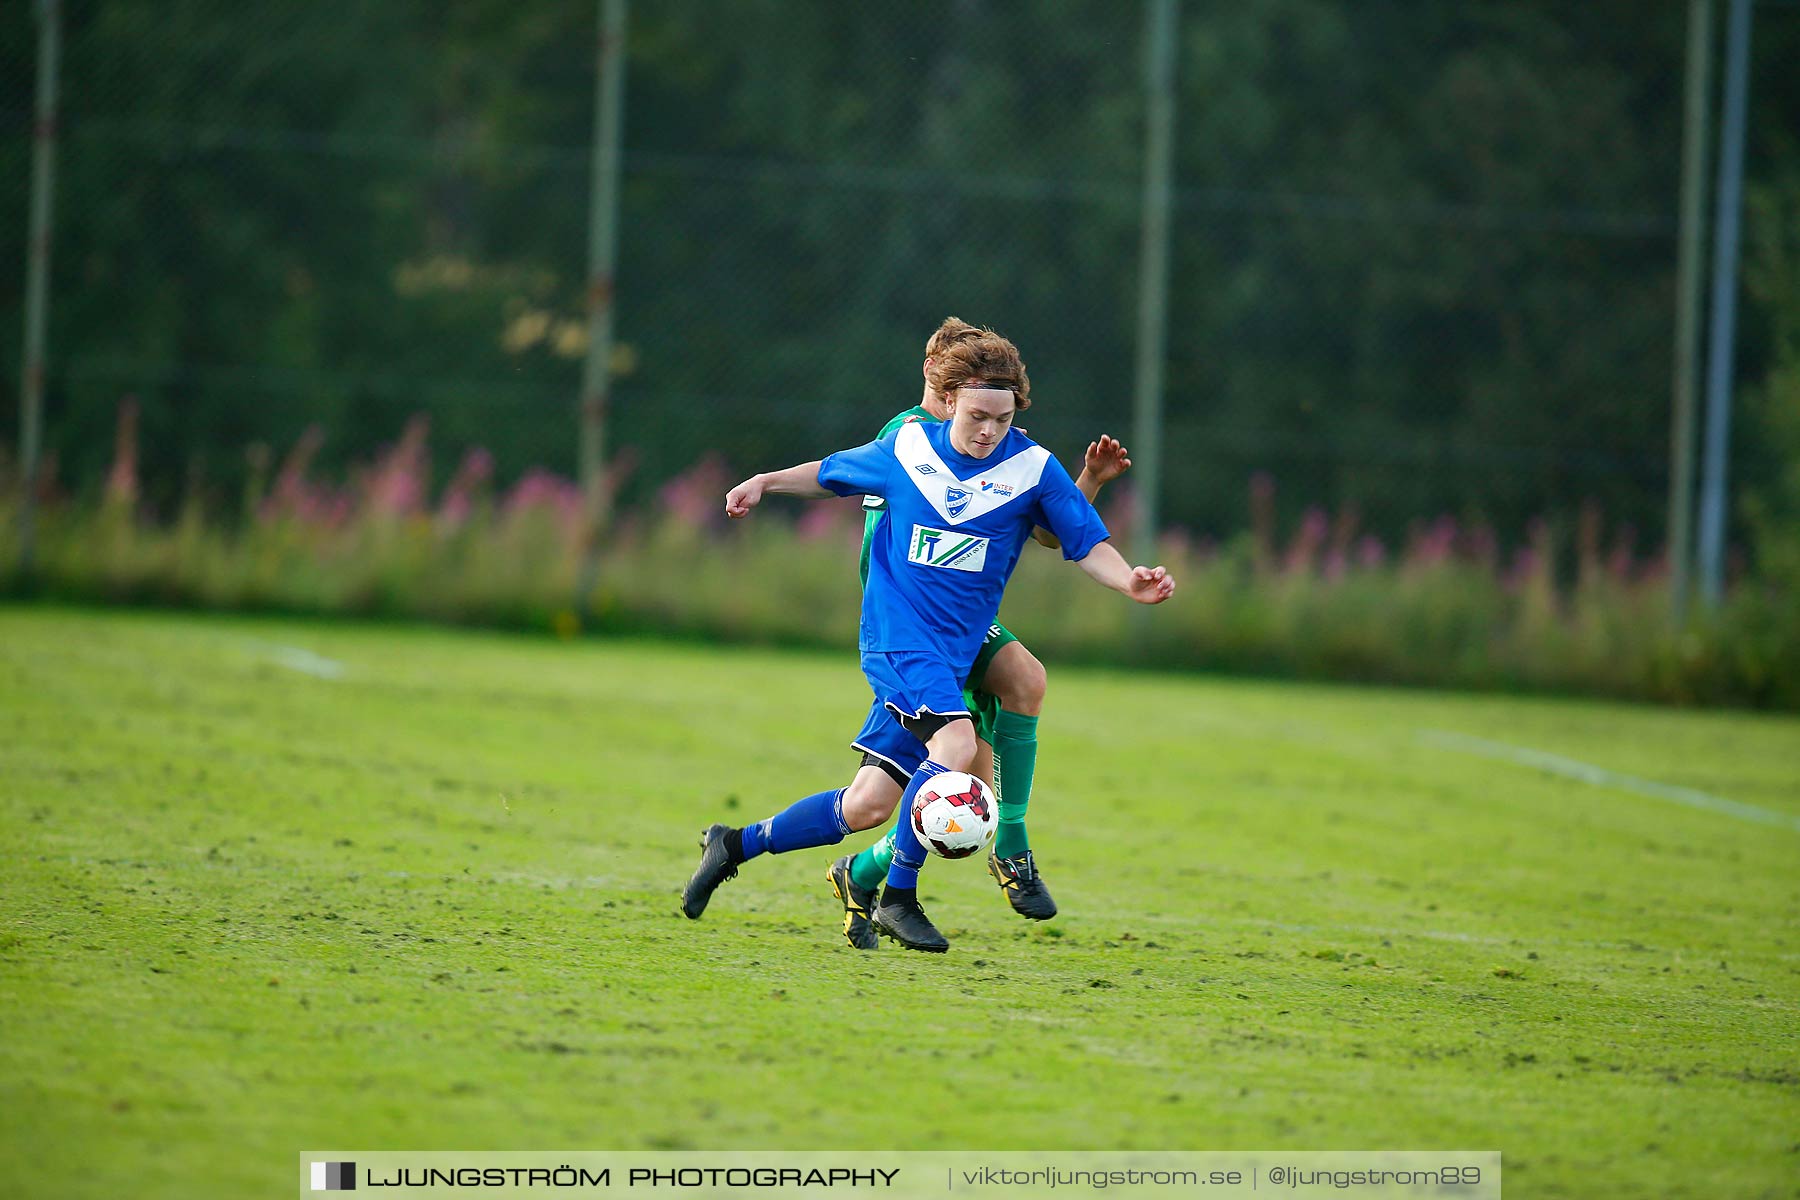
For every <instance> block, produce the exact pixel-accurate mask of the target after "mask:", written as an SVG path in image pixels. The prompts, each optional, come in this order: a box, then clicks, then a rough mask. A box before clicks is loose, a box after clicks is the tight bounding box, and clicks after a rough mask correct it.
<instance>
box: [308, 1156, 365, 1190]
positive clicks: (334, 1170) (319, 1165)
mask: <svg viewBox="0 0 1800 1200" xmlns="http://www.w3.org/2000/svg"><path fill="white" fill-rule="evenodd" d="M312 1190H313V1191H315V1192H354V1191H355V1190H356V1164H355V1163H353V1162H316V1163H314V1164H313V1165H312Z"/></svg>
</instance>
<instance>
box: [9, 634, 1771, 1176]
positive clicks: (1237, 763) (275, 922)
mask: <svg viewBox="0 0 1800 1200" xmlns="http://www.w3.org/2000/svg"><path fill="white" fill-rule="evenodd" d="M1026 635H1027V638H1029V630H1027V631H1026ZM1050 669H1051V689H1050V699H1049V703H1048V706H1047V708H1046V715H1045V718H1044V721H1043V726H1042V734H1041V736H1042V739H1043V741H1042V752H1041V756H1040V761H1039V767H1038V776H1037V778H1038V792H1037V795H1036V796H1035V797H1034V798H1033V801H1032V809H1031V812H1032V828H1033V833H1034V845H1035V848H1036V849H1037V850H1038V853H1039V857H1040V861H1041V863H1042V865H1043V867H1044V871H1045V877H1046V879H1047V880H1048V881H1049V882H1050V884H1051V885H1052V888H1053V890H1054V892H1055V894H1056V897H1057V900H1058V901H1059V902H1060V904H1061V905H1062V908H1063V914H1062V915H1061V916H1060V917H1058V918H1057V919H1056V920H1055V921H1054V922H1051V923H1048V924H1045V925H1038V926H1028V925H1027V924H1026V923H1025V922H1023V921H1021V920H1019V919H1018V918H1016V917H1015V916H1013V915H1012V913H1011V912H1010V911H1009V910H1007V908H1006V907H1005V905H1004V903H1003V901H1002V900H1001V898H1000V895H999V893H998V891H997V889H995V887H994V886H993V884H992V883H991V882H990V881H989V880H988V878H987V876H986V874H985V872H984V871H983V870H982V868H981V865H980V863H979V861H965V862H957V863H945V862H942V861H937V862H933V863H932V864H931V865H930V866H929V867H928V868H927V871H926V875H925V879H924V881H923V887H922V894H923V897H924V899H925V900H926V902H927V905H928V907H929V909H930V911H931V913H932V915H933V917H934V918H935V919H936V920H937V921H938V923H939V925H940V926H941V927H942V928H943V929H944V930H945V932H946V934H947V935H948V936H949V937H950V938H951V940H952V943H953V945H952V949H951V952H950V953H949V954H948V955H946V956H943V957H941V958H940V957H936V956H924V955H917V954H910V953H907V952H905V951H902V950H899V949H897V948H895V947H893V946H891V945H888V946H885V947H884V948H883V949H882V950H881V951H880V952H878V953H875V954H858V953H855V952H853V951H851V950H849V949H848V948H847V947H845V946H844V945H843V944H842V941H841V939H840V937H839V936H838V933H837V926H838V916H839V913H838V909H837V908H836V905H835V902H834V901H833V900H832V898H831V896H830V892H829V889H828V888H827V887H826V885H825V882H824V874H825V867H826V864H827V863H828V861H829V860H830V858H831V857H832V855H833V854H834V853H836V852H835V851H826V850H819V851H813V852H803V853H798V854H793V855H787V856H782V857H770V858H764V859H761V860H758V861H756V862H754V863H752V864H750V865H749V866H748V867H747V868H746V869H745V870H744V871H743V872H742V874H740V875H739V877H738V878H737V879H736V880H735V881H733V882H731V883H728V884H727V885H725V887H724V888H722V889H721V890H720V892H719V893H718V894H717V895H716V896H715V898H714V900H713V904H712V907H711V909H710V910H709V911H708V913H707V914H706V917H705V918H704V919H703V920H701V921H699V922H689V921H687V920H684V919H683V918H682V917H681V916H680V914H679V912H678V909H677V903H678V898H677V893H678V890H679V887H680V885H681V883H682V882H683V881H684V880H685V878H686V876H687V874H688V873H689V871H690V870H691V869H692V867H693V865H694V862H695V860H696V850H695V844H694V842H695V836H696V834H697V832H698V831H699V829H700V828H701V827H702V826H703V825H705V824H706V823H708V822H709V821H711V820H714V819H720V818H725V819H735V820H736V821H737V822H740V823H741V822H743V821H747V820H751V819H755V818H760V817H762V816H764V815H766V814H768V813H769V812H771V811H773V810H775V809H776V808H778V807H780V806H782V805H784V804H786V803H787V802H788V801H789V800H791V799H792V798H794V797H796V796H798V795H800V794H803V793H806V792H809V791H813V790H817V789H819V788H822V787H828V786H832V785H834V784H835V783H838V782H841V781H843V780H846V779H847V778H848V776H849V774H850V772H851V770H852V768H853V767H854V765H855V759H854V757H853V756H852V755H851V754H850V753H849V752H848V751H847V750H846V748H845V742H846V741H847V740H848V738H849V736H850V735H851V734H852V733H853V732H854V731H855V729H856V726H857V725H858V723H859V721H860V719H861V717H862V714H863V711H864V707H865V705H866V703H867V693H866V691H865V690H864V686H863V684H862V680H861V677H860V675H859V674H858V672H857V669H856V662H855V657H854V655H853V653H852V652H851V651H850V650H849V649H846V650H845V651H844V652H843V653H841V654H835V655H817V654H814V655H797V654H788V653H779V652H773V651H761V650H752V649H734V648H708V647H697V646H669V645H660V644H649V643H641V644H603V643H573V644H561V643H556V642H553V641H549V640H533V639H527V638H517V637H507V636H494V635H487V634H478V633H467V632H445V631H439V630H429V629H421V628H412V627H389V626H367V625H353V624H318V623H307V622H299V621H275V620H240V619H224V618H216V617H214V618H203V617H190V616H172V615H159V614H124V615H122V614H112V613H103V612H82V611H64V610H56V609H38V608H11V609H0V830H3V838H4V843H3V845H4V856H5V857H4V864H5V865H4V871H3V876H0V877H3V881H4V882H3V884H0V898H3V904H0V909H3V913H4V919H3V923H0V1112H3V1113H4V1117H3V1118H0V1128H3V1130H4V1133H3V1134H0V1153H3V1154H4V1157H5V1161H6V1162H7V1163H8V1167H7V1173H8V1183H7V1185H6V1189H5V1190H6V1193H7V1194H9V1195H18V1196H33V1197H37V1196H42V1197H64V1196H95V1197H99V1196H121V1195H132V1196H169V1197H183V1198H192V1197H196V1196H214V1195H217V1196H232V1195H251V1194H262V1195H270V1194H286V1193H287V1192H288V1191H289V1189H290V1188H291V1187H292V1179H293V1174H294V1163H295V1154H296V1153H297V1152H298V1151H300V1150H302V1149H307V1148H322V1147H340V1148H364V1149H370V1150H379V1149H433V1148H435V1149H495V1150H504V1149H517V1150H524V1149H532V1150H545V1149H556V1148H568V1149H646V1148H693V1149H725V1148H769V1149H774V1148H787V1149H818V1148H831V1147H861V1148H881V1149H924V1148H934V1149H955V1148H979V1149H1007V1148H1026V1147H1043V1148H1048V1147H1067V1148H1094V1149H1127V1148H1137V1149H1207V1150H1230V1149H1272V1148H1290V1149H1297V1150H1322V1149H1378V1148H1395V1149H1433V1148H1436V1149H1498V1150H1501V1151H1502V1152H1504V1154H1505V1182H1506V1190H1507V1194H1508V1195H1513V1196H1531V1195H1563V1196H1596V1195H1611V1196H1628V1195H1659V1196H1696V1197H1698V1196H1709V1197H1710V1196H1756V1195H1781V1196H1791V1195H1794V1194H1795V1181H1796V1180H1797V1179H1800V921H1797V917H1800V720H1796V719H1794V718H1792V717H1770V716H1756V715H1747V714H1740V713H1694V712H1676V711H1665V710H1655V709H1646V708H1636V707H1628V706H1619V705H1605V704H1596V703H1585V702H1566V701H1550V700H1541V699H1520V698H1512V697H1479V696H1464V695H1443V694H1432V693H1422V692H1418V693H1415V692H1402V691H1393V690H1374V689H1355V688H1342V687H1307V686H1297V685H1287V684H1269V683H1259V682H1246V681H1238V680H1220V679H1212V678H1200V677H1173V676H1134V675H1124V674H1110V673H1104V672H1096V671H1077V670H1073V669H1066V670H1065V669H1059V668H1058V667H1057V665H1056V664H1055V663H1051V664H1050ZM1458 737H1463V738H1478V739H1481V742H1480V743H1479V746H1481V747H1488V748H1489V749H1490V750H1492V751H1493V754H1497V755H1500V757H1493V756H1491V755H1489V754H1484V753H1477V752H1475V749H1474V748H1475V747H1477V745H1478V744H1477V743H1473V742H1462V741H1458V740H1457V738H1458ZM1513 749H1516V750H1517V751H1518V752H1520V753H1523V754H1530V753H1536V754H1544V755H1556V756H1560V759H1559V761H1560V760H1561V759H1566V760H1570V761H1571V762H1573V763H1580V764H1589V765H1591V766H1592V767H1595V768H1600V769H1602V770H1604V771H1607V772H1613V773H1614V774H1611V775H1602V776H1595V777H1593V778H1590V779H1586V780H1584V779H1581V778H1576V777H1573V776H1572V775H1571V774H1570V773H1569V770H1573V768H1570V769H1569V770H1564V771H1562V772H1561V773H1559V772H1558V770H1555V769H1547V768H1546V767H1544V766H1543V765H1541V762H1543V761H1548V760H1540V762H1539V763H1537V764H1534V763H1531V762H1526V761H1507V760H1506V759H1505V757H1504V756H1505V755H1506V754H1507V753H1511V752H1512V750H1513ZM1623 777H1629V778H1623ZM1633 780H1638V781H1646V782H1647V784H1650V785H1661V786H1662V787H1663V788H1665V789H1666V788H1680V789H1688V790H1687V791H1683V792H1667V791H1664V792H1658V791H1657V790H1656V788H1655V787H1650V788H1648V789H1646V788H1645V787H1642V786H1639V785H1638V784H1634V783H1633V782H1632V781H1633ZM1701 793H1703V794H1704V795H1703V796H1701V797H1700V798H1699V799H1698V800H1696V799H1695V798H1694V797H1695V795H1696V794H1701ZM1705 797H1716V798H1718V799H1719V800H1721V801H1729V802H1732V803H1733V804H1736V805H1739V806H1753V810H1750V809H1743V808H1708V807H1705V804H1706V803H1707V801H1706V799H1705ZM1759 816H1760V818H1761V819H1758V818H1759ZM870 836H871V835H860V836H859V837H857V838H856V839H854V840H853V841H852V842H851V843H849V845H852V846H856V845H861V844H863V842H864V841H866V840H868V839H869V837H870ZM908 1114H912V1116H910V1117H909V1116H908Z"/></svg>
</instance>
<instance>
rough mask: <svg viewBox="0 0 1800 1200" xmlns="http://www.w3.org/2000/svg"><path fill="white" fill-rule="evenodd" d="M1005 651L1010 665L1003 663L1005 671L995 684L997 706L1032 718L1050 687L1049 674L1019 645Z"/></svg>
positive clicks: (1042, 704)
mask: <svg viewBox="0 0 1800 1200" xmlns="http://www.w3.org/2000/svg"><path fill="white" fill-rule="evenodd" d="M1008 650H1009V651H1017V653H1013V654H1010V655H1009V657H1010V658H1011V659H1012V661H1011V662H1009V663H1007V664H1006V671H1005V672H1004V674H1003V675H1002V676H1001V678H1000V679H999V680H998V681H996V682H998V683H999V685H1000V686H999V687H998V688H997V689H996V690H995V691H994V694H995V695H996V696H998V697H1000V706H1001V707H1002V708H1006V709H1009V710H1010V711H1012V712H1016V713H1020V714H1022V715H1024V716H1027V717H1035V716H1037V715H1038V713H1039V712H1040V711H1041V710H1042V709H1043V707H1044V693H1045V692H1046V691H1048V690H1049V688H1050V675H1049V672H1047V671H1045V670H1044V664H1043V663H1041V662H1039V661H1038V659H1037V655H1035V654H1033V653H1032V652H1031V651H1029V650H1027V649H1026V648H1025V647H1024V646H1023V645H1021V644H1020V643H1018V642H1014V643H1013V644H1012V645H1011V646H1010V647H1008Z"/></svg>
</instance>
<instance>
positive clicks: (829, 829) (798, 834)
mask: <svg viewBox="0 0 1800 1200" xmlns="http://www.w3.org/2000/svg"><path fill="white" fill-rule="evenodd" d="M849 832H850V826H849V825H848V824H846V823H845V821H844V789H843V788H839V789H838V790H837V791H835V792H819V793H817V794H816V795H812V796H808V797H807V798H806V799H804V800H796V801H794V802H793V803H792V804H790V805H788V806H787V807H786V808H784V809H782V810H781V811H780V812H778V813H776V814H775V815H774V816H772V817H770V818H769V819H768V820H766V821H758V822H757V823H756V824H754V825H746V826H744V860H745V861H746V862H748V861H749V860H750V859H753V858H755V857H756V856H757V855H759V854H761V853H762V852H763V851H765V850H767V851H768V852H769V853H770V854H786V853H787V852H788V851H789V850H804V849H806V848H807V847H808V846H835V845H836V844H837V843H839V842H841V841H843V840H844V837H845V835H847V834H848V833H849Z"/></svg>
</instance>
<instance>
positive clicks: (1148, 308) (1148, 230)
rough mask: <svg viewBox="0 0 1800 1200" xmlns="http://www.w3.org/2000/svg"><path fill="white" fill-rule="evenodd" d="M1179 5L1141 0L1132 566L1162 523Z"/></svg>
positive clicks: (1147, 551)
mask: <svg viewBox="0 0 1800 1200" xmlns="http://www.w3.org/2000/svg"><path fill="white" fill-rule="evenodd" d="M1177 6H1178V0H1148V6H1147V7H1148V13H1147V16H1148V23H1147V28H1146V30H1145V46H1144V92H1145V100H1146V120H1145V130H1144V210H1143V230H1142V234H1143V236H1142V241H1141V242H1140V243H1139V247H1138V328H1137V396H1136V402H1135V404H1134V410H1135V414H1136V422H1135V425H1134V429H1133V432H1132V439H1133V445H1132V447H1131V451H1132V457H1133V459H1134V466H1135V470H1136V475H1137V481H1136V482H1137V488H1136V493H1137V497H1138V513H1137V520H1138V530H1137V538H1136V541H1137V546H1136V552H1137V561H1138V562H1140V563H1145V564H1149V563H1153V562H1155V561H1156V533H1157V528H1158V526H1159V525H1160V524H1161V521H1162V457H1163V455H1162V449H1163V362H1164V359H1165V358H1166V357H1167V351H1168V342H1169V208H1170V179H1171V176H1172V174H1173V171H1172V169H1171V159H1172V157H1173V143H1174V128H1175V43H1176V25H1177V17H1178V8H1177Z"/></svg>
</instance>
